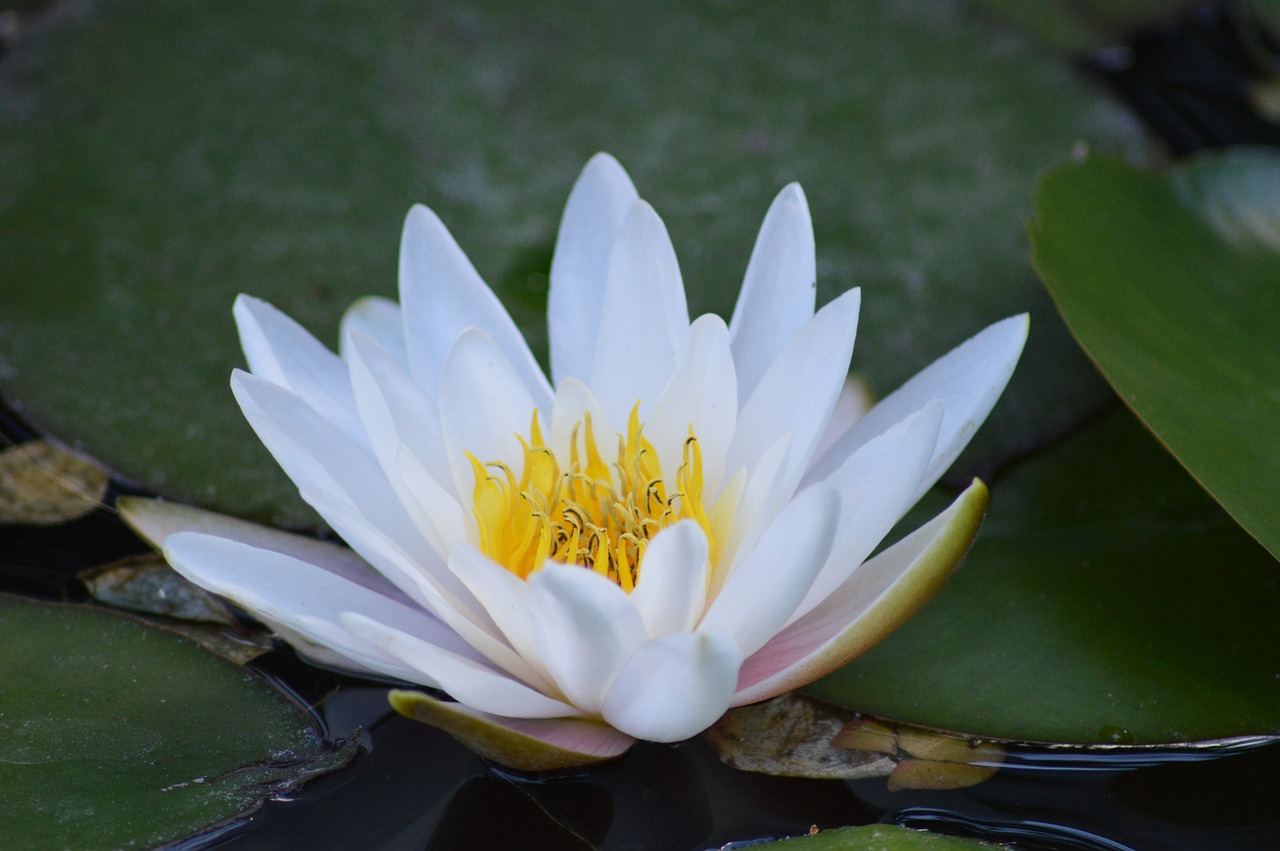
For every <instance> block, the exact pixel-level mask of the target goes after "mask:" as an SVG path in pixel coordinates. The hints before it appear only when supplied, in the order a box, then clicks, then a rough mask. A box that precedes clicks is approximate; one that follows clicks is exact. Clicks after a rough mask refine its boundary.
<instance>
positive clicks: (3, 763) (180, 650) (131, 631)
mask: <svg viewBox="0 0 1280 851" xmlns="http://www.w3.org/2000/svg"><path fill="white" fill-rule="evenodd" d="M0 670H4V671H5V687H4V689H3V690H0V796H2V797H3V799H4V802H5V805H4V807H2V808H0V846H3V847H6V848H63V847H67V848H70V847H74V848H149V847H153V846H156V845H160V844H163V843H166V842H171V841H174V840H177V839H181V838H183V837H185V836H188V835H189V834H192V833H195V832H197V831H200V830H204V829H208V828H209V827H212V826H213V825H216V824H219V823H221V822H224V821H226V820H227V819H230V818H233V817H235V816H237V815H240V814H242V813H246V812H248V811H251V810H253V809H255V808H256V807H257V806H258V805H259V804H260V803H261V802H262V801H263V800H264V799H265V798H267V797H269V796H271V795H275V794H279V793H282V792H285V791H288V790H291V789H294V788H296V787H297V786H298V785H300V784H301V783H302V782H303V781H305V780H307V779H308V778H310V777H312V776H314V775H316V774H318V773H323V772H326V771H331V770H333V769H335V768H338V767H340V766H342V765H344V764H346V763H347V762H348V761H350V759H351V758H352V757H353V756H354V755H355V742H354V740H351V741H349V742H347V743H345V744H344V746H343V747H341V748H338V749H336V750H334V749H330V748H328V747H326V746H325V745H324V744H323V743H322V742H321V741H320V739H319V738H318V736H317V734H316V732H315V730H314V729H313V727H312V724H311V722H310V720H309V719H308V718H307V717H306V716H305V715H304V714H303V713H302V712H301V711H300V710H298V709H297V708H296V707H294V706H293V705H292V704H290V703H289V702H288V701H286V700H285V699H284V698H283V697H282V696H281V695H280V694H279V693H278V692H276V691H275V690H274V689H272V688H271V687H270V686H269V685H268V684H267V683H266V682H265V681H264V680H262V679H261V678H259V677H257V676H255V675H253V674H250V673H248V672H246V671H244V670H242V669H239V668H236V667H235V666H233V665H230V664H228V663H226V662H224V661H223V660H220V659H218V658H216V657H214V656H212V655H210V654H208V653H205V652H204V651H203V650H201V649H199V648H198V647H196V646H195V645H194V644H192V643H190V642H189V641H186V640H184V639H181V638H178V637H177V636H174V635H171V634H169V633H166V632H163V631H159V630H155V629H149V628H147V627H145V626H143V625H142V624H140V623H138V622H137V621H135V620H133V619H130V618H125V617H121V616H118V615H115V614H112V613H109V612H106V611H104V610H100V609H89V608H84V607H74V606H63V605H53V604H44V603H35V602H32V601H29V600H24V599H19V598H14V597H0Z"/></svg>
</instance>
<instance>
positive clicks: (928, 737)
mask: <svg viewBox="0 0 1280 851" xmlns="http://www.w3.org/2000/svg"><path fill="white" fill-rule="evenodd" d="M831 744H832V746H834V747H838V748H848V749H850V750H855V751H870V752H874V753H882V754H888V755H890V756H892V757H893V759H894V761H895V762H896V763H897V765H896V766H895V767H894V769H893V771H892V773H890V775H889V791H890V792H897V791H899V790H902V789H964V788H966V787H969V786H976V785H977V784H979V783H981V782H983V781H984V780H989V779H991V778H992V777H993V776H995V773H996V772H997V771H999V770H1000V765H1001V763H1003V762H1004V755H1005V750H1004V747H1003V746H1001V745H999V744H997V743H995V742H983V741H979V740H975V739H970V738H966V737H963V736H957V735H955V734H953V733H944V732H940V731H937V730H927V729H924V728H923V727H911V726H908V725H905V724H888V723H885V722H882V721H877V720H876V719H873V718H866V717H862V716H857V717H855V718H854V719H853V720H852V721H850V722H849V723H848V724H847V725H845V727H844V729H842V730H841V731H840V732H839V733H837V734H836V736H835V738H833V739H832V740H831Z"/></svg>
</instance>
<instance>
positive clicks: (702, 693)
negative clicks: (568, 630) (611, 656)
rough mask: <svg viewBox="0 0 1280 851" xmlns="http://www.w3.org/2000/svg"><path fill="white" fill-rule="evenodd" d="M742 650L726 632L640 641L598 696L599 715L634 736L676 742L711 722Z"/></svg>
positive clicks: (727, 696) (728, 695)
mask: <svg viewBox="0 0 1280 851" xmlns="http://www.w3.org/2000/svg"><path fill="white" fill-rule="evenodd" d="M741 665H742V655H741V653H739V651H738V644H737V642H736V641H734V639H733V638H731V637H730V636H728V635H724V634H722V633H718V632H714V631H710V630H707V631H699V632H696V633H692V634H689V633H686V634H683V635H668V636H665V637H663V638H655V639H653V640H652V641H647V642H645V643H644V644H643V645H642V646H641V647H640V648H639V649H638V650H637V651H636V652H635V654H633V655H632V656H631V658H630V659H629V660H628V661H627V664H626V666H625V667H624V668H623V669H622V671H621V672H620V673H619V674H618V678H617V679H616V680H615V681H614V683H613V687H612V688H610V689H609V694H608V696H607V697H606V698H605V701H604V720H606V721H608V722H609V723H610V724H612V725H613V726H614V727H616V728H618V729H619V730H621V731H622V732H624V733H626V734H627V735H630V736H635V737H636V738H637V739H644V740H646V741H650V742H678V741H681V740H683V739H687V738H689V737H690V736H695V735H697V734H698V733H701V732H702V731H703V730H705V729H707V728H708V727H710V726H711V725H712V724H714V723H715V722H716V719H718V718H719V717H720V716H721V715H723V714H724V713H725V710H727V709H728V708H729V703H730V701H731V700H732V699H733V690H734V686H735V684H736V683H737V681H738V668H739V666H741Z"/></svg>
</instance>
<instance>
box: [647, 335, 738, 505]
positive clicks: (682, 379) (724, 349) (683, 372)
mask: <svg viewBox="0 0 1280 851" xmlns="http://www.w3.org/2000/svg"><path fill="white" fill-rule="evenodd" d="M737 419H738V391H737V376H736V374H735V372H734V367H733V356H732V355H731V354H730V353H729V329H727V328H726V327H725V325H724V320H722V319H721V318H720V317H719V316H716V315H714V314H710V313H708V314H706V315H704V316H699V317H698V318H697V319H696V320H695V321H694V323H693V325H692V326H691V327H690V328H689V338H688V340H687V342H686V344H685V348H684V351H683V352H682V354H681V358H680V363H679V366H677V367H676V371H675V374H673V375H672V376H671V380H670V381H668V382H667V386H666V389H664V390H663V391H662V395H661V396H660V397H659V398H658V402H657V404H656V405H654V406H653V413H652V414H650V416H649V420H648V422H646V423H645V430H644V433H645V436H646V437H648V438H649V440H650V441H651V442H652V443H653V446H654V448H655V449H656V450H658V458H659V460H660V461H661V462H662V474H663V476H664V477H665V478H666V480H667V481H668V482H674V481H675V478H676V470H677V468H678V467H679V466H680V463H681V459H682V456H683V449H684V443H685V441H686V440H687V439H688V437H689V429H690V427H692V428H693V432H694V434H695V435H697V438H698V444H699V447H700V448H701V450H702V466H703V479H704V482H705V488H706V492H707V493H708V494H709V495H714V494H716V493H718V492H719V489H720V484H721V482H722V480H723V478H724V461H725V455H726V454H727V453H728V451H729V443H730V441H732V440H733V432H734V429H735V427H736V426H737Z"/></svg>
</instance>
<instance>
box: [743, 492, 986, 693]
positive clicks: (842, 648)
mask: <svg viewBox="0 0 1280 851" xmlns="http://www.w3.org/2000/svg"><path fill="white" fill-rule="evenodd" d="M986 507H987V489H986V486H985V485H983V484H982V482H979V481H974V483H973V484H972V485H971V486H970V487H969V488H968V489H967V490H966V491H965V492H964V493H962V494H961V495H960V496H959V497H957V498H956V500H955V502H953V503H952V504H951V507H950V508H948V509H947V510H946V511H943V512H942V513H941V514H939V515H938V516H937V517H935V518H934V519H933V520H931V521H929V522H928V523H926V524H925V525H923V526H921V527H920V528H919V529H917V530H916V531H914V532H912V533H911V534H910V535H908V536H907V537H905V538H903V539H902V540H901V541H899V542H898V543H896V544H894V545H893V546H892V547H889V549H887V550H885V551H884V552H882V553H880V554H879V555H877V556H876V557H875V558H873V559H871V560H870V561H868V562H867V563H866V564H864V565H862V567H861V568H859V569H858V571H857V572H856V573H855V574H853V576H851V577H850V578H849V579H847V580H846V581H845V582H844V584H843V585H841V586H840V587H839V588H837V589H836V590H835V591H834V592H832V593H831V594H830V595H829V596H828V597H827V598H826V599H825V600H823V601H822V603H821V604H819V605H818V606H817V607H816V608H814V609H813V610H812V611H810V612H809V613H808V614H806V615H805V616H804V617H802V618H800V619H799V620H797V621H796V622H795V623H793V624H791V625H790V626H788V627H787V628H786V629H784V630H783V631H782V632H780V633H778V634H777V635H776V636H774V638H773V639H771V640H770V641H769V643H768V644H766V645H765V646H764V647H762V648H761V649H760V650H759V651H758V652H757V653H755V654H754V655H752V656H751V657H750V658H749V659H747V661H746V662H745V663H743V666H742V672H741V675H740V677H739V680H738V693H737V695H736V696H735V697H734V701H733V702H734V705H735V706H739V705H742V704H744V703H754V702H755V701H757V700H765V699H766V698H770V697H773V696H774V695H777V694H782V693H783V692H784V691H790V690H791V689H794V688H799V687H800V686H803V685H806V684H808V683H811V682H813V681H814V680H816V679H817V678H819V677H822V676H825V675H826V674H829V673H831V672H832V671H834V670H835V669H836V668H839V667H841V666H842V665H844V664H846V663H847V662H849V661H850V660H851V659H854V658H856V657H857V656H859V655H861V654H862V653H864V652H866V651H867V650H869V649H870V648H872V647H874V646H875V645H876V644H877V643H879V641H880V640H881V639H882V638H884V637H885V636H886V635H888V634H889V633H890V632H892V631H893V630H894V629H897V627H898V626H900V625H901V624H902V623H903V622H905V621H906V620H907V619H908V618H910V617H911V616H912V615H913V614H915V612H916V611H918V610H919V609H920V607H921V606H923V605H924V604H925V603H926V602H928V600H929V599H930V598H931V597H932V596H933V595H934V593H936V592H937V590H938V589H939V588H940V587H941V586H942V583H943V582H945V581H946V578H947V577H948V576H949V575H950V574H951V572H952V571H953V570H954V569H955V568H956V567H957V566H958V565H959V564H960V562H961V560H963V558H964V555H965V553H966V552H967V551H968V549H969V545H970V544H971V543H972V542H973V539H974V536H975V535H977V534H978V527H979V526H980V525H981V523H982V516H983V513H984V512H985V511H986Z"/></svg>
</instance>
